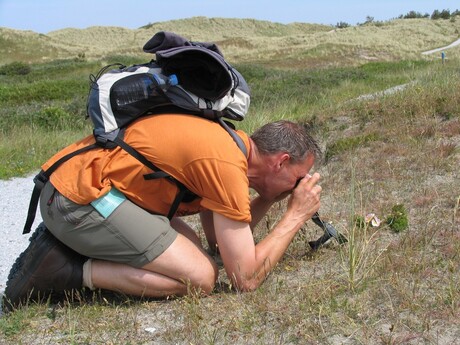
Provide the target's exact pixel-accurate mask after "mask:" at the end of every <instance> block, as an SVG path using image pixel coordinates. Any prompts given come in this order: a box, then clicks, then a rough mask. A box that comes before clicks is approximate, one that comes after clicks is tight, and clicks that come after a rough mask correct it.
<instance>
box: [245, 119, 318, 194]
mask: <svg viewBox="0 0 460 345" xmlns="http://www.w3.org/2000/svg"><path fill="white" fill-rule="evenodd" d="M251 140H252V142H253V143H254V144H255V147H256V148H255V151H256V155H257V157H256V158H255V161H254V162H252V163H253V164H252V166H251V164H250V171H249V176H248V177H249V182H250V185H251V187H252V188H254V189H255V190H256V191H257V192H258V193H259V194H260V195H261V196H263V197H265V198H267V199H276V198H277V197H278V196H280V195H281V194H283V193H285V192H289V191H291V190H292V189H293V188H294V187H295V186H296V184H297V181H298V180H299V179H301V178H303V177H305V176H306V175H307V174H308V172H309V171H310V169H311V168H312V166H313V164H314V162H315V160H316V161H317V160H319V159H320V158H321V149H320V148H319V146H318V144H317V143H316V141H315V140H314V139H313V138H312V137H311V135H310V134H309V133H308V130H307V128H306V127H305V126H304V125H302V124H298V123H294V122H291V121H286V120H281V121H276V122H272V123H268V124H266V125H264V126H262V127H261V128H259V129H258V130H256V131H255V132H254V133H253V134H252V135H251ZM251 168H253V169H251Z"/></svg>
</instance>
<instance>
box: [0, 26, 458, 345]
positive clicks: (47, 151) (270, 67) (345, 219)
mask: <svg viewBox="0 0 460 345" xmlns="http://www.w3.org/2000/svg"><path fill="white" fill-rule="evenodd" d="M195 20H198V19H195ZM401 22H405V23H404V24H401ZM408 22H410V23H411V24H410V25H411V26H404V25H409V24H407V23H408ZM433 22H434V23H436V24H433ZM459 22H460V20H456V21H455V22H454V23H453V22H451V20H447V21H446V20H439V21H438V20H437V21H433V20H430V19H427V18H425V19H419V18H416V19H411V20H396V21H394V22H391V23H385V25H384V26H376V25H373V24H372V23H368V24H366V25H363V26H359V27H347V28H344V29H341V30H338V32H336V33H330V34H328V33H327V32H326V31H324V30H318V31H317V32H316V33H312V35H320V36H321V35H322V36H321V38H322V39H321V40H320V39H319V38H318V42H319V41H321V42H328V43H327V44H323V45H322V46H320V44H313V46H314V49H313V48H309V47H307V44H306V43H305V42H307V41H309V39H310V38H311V37H312V36H308V35H310V34H308V35H305V38H302V37H301V35H300V34H295V35H292V36H291V37H290V38H291V39H292V49H293V50H292V51H290V52H284V53H286V54H287V56H288V61H290V62H291V63H290V64H289V65H288V66H286V64H285V63H284V61H285V60H284V61H282V60H281V59H277V58H276V56H279V55H277V54H281V53H280V52H278V53H276V54H274V55H270V54H272V53H270V54H268V55H270V56H271V57H272V58H270V59H269V58H267V57H266V56H265V54H266V53H267V52H268V51H269V50H270V49H271V50H273V47H275V46H277V44H278V43H279V41H277V40H278V38H279V35H280V32H281V34H283V32H282V31H279V30H281V29H282V28H283V29H286V28H284V27H283V26H281V27H280V26H277V25H273V27H272V30H275V31H274V32H273V33H271V34H270V33H269V32H268V31H265V32H264V35H265V36H264V38H261V36H254V37H251V38H245V39H244V40H245V42H246V43H250V44H249V45H248V46H244V45H238V48H237V49H236V48H235V50H234V51H233V53H232V54H234V55H233V57H236V56H237V55H241V59H236V61H237V63H236V64H235V65H236V67H237V68H238V70H239V71H240V72H241V73H242V74H243V75H244V76H245V78H246V79H247V81H248V83H249V85H250V86H251V89H252V93H253V97H252V103H251V110H250V114H248V117H247V119H246V120H245V121H243V122H242V123H236V126H237V127H239V128H242V129H244V130H246V131H248V132H252V130H253V129H255V128H256V127H258V126H259V125H261V124H262V123H265V122H267V121H271V120H276V119H280V118H285V119H294V120H298V121H302V122H305V123H307V124H308V125H309V126H310V128H311V130H312V132H313V134H314V136H315V137H317V138H318V140H319V142H320V144H321V146H322V147H323V151H324V152H325V155H326V159H325V160H324V162H323V164H322V165H318V166H316V167H315V170H316V171H318V172H319V173H320V174H321V176H322V179H321V186H322V188H323V192H322V202H321V205H322V206H321V215H322V218H324V219H325V220H327V221H331V222H333V224H334V226H335V227H336V228H337V230H338V231H340V232H341V233H343V234H344V235H346V236H347V238H348V240H349V242H348V243H347V244H345V245H341V246H339V245H338V244H337V243H336V242H334V241H331V242H330V243H328V244H327V245H326V246H324V247H323V248H321V249H320V250H318V251H317V252H311V251H310V249H309V246H308V241H310V240H312V239H316V238H317V237H318V236H319V235H321V231H320V230H319V228H318V227H317V226H315V225H314V224H312V222H307V224H305V226H304V229H303V230H302V231H301V232H299V234H298V235H297V236H296V238H295V240H294V241H293V243H292V244H291V246H290V247H289V248H288V251H287V253H286V255H285V256H284V257H283V259H282V261H281V262H280V263H279V265H278V266H277V267H276V269H275V272H273V274H272V275H270V276H269V277H268V278H267V281H266V282H265V283H264V284H263V285H262V286H261V287H260V288H259V289H257V290H256V291H255V292H252V293H239V292H237V291H234V290H232V289H231V288H230V287H229V285H228V283H229V281H228V279H227V278H226V276H225V272H224V270H223V269H222V268H221V270H220V277H219V282H218V285H217V288H216V290H215V291H214V293H213V294H212V295H211V296H209V297H208V298H197V297H196V296H188V297H185V298H171V299H170V300H167V301H158V300H148V299H142V298H139V299H137V298H131V297H129V296H120V295H117V294H112V293H105V292H101V291H95V292H94V293H93V292H89V291H86V292H85V293H81V294H75V295H69V296H67V297H66V298H61V299H59V303H58V304H55V303H54V302H55V301H44V302H43V303H39V304H33V305H29V306H26V307H24V308H22V309H20V310H17V311H15V312H13V313H10V314H9V315H7V316H4V317H2V318H1V319H0V343H5V344H17V343H22V344H27V343H63V344H64V343H65V344H67V343H73V344H100V343H104V344H106V343H124V344H138V343H159V344H228V343H235V344H340V343H353V344H406V343H411V344H412V343H414V344H454V343H455V342H456V341H457V339H458V335H459V334H460V328H459V325H458V315H459V313H460V290H459V288H458V287H459V286H460V276H459V274H458V267H460V257H459V255H458V253H459V252H460V233H459V229H460V184H459V183H458V181H459V180H460V175H459V169H458V167H459V165H460V147H459V142H460V78H459V70H460V54H459V53H460V48H452V49H450V50H448V51H447V55H448V60H447V63H445V64H444V65H442V64H441V61H440V57H439V56H437V55H430V56H422V55H421V54H420V52H421V51H423V50H425V49H426V50H428V49H431V48H435V47H438V46H441V45H444V44H449V43H451V42H452V41H454V40H455V39H457V38H458V32H457V34H455V30H458V23H459ZM222 23H223V22H221V21H219V20H217V21H216V22H215V23H214V25H217V24H222ZM233 23H234V22H233ZM247 23H248V22H245V24H247ZM249 23H250V22H249ZM174 24H177V25H178V26H179V27H181V28H183V30H186V25H185V24H186V23H185V22H182V21H181V22H179V23H174ZM211 24H212V23H210V24H209V25H211ZM154 25H158V24H154ZM171 25H172V24H171ZM227 25H230V24H228V23H227ZM257 25H258V23H257V22H253V23H252V27H253V28H255V27H258V26H257ZM419 25H420V26H419ZM263 27H264V28H266V30H268V29H269V28H271V26H270V25H268V23H264V26H263ZM402 27H404V28H406V31H405V32H403V33H397V34H396V33H395V31H394V30H396V28H398V29H401V28H402ZM155 28H157V26H155ZM291 29H292V28H290V30H291ZM189 30H190V31H192V29H189ZM193 30H197V29H196V27H194V28H193ZM227 30H228V27H227ZM239 30H243V29H242V28H240V29H239ZM276 30H278V31H276ZM292 30H293V29H292ZM302 30H303V29H302ZM315 30H316V29H315ZM109 31H110V30H107V32H109ZM217 31H218V30H216V32H217ZM341 31H346V33H347V34H349V35H350V38H349V40H348V39H347V38H346V35H343V36H340V37H336V38H335V39H334V40H340V41H341V45H340V46H339V45H337V44H335V43H331V41H330V39H329V37H330V36H334V35H336V34H337V36H338V35H341V34H340V33H339V32H341ZM387 31H388V32H387ZM376 32H377V33H376ZM409 32H410V33H409ZM439 32H443V35H444V36H443V38H442V39H440V37H441V36H440V34H439ZM390 33H391V34H392V35H393V39H392V42H391V44H389V43H388V41H387V40H388V36H387V35H390ZM425 34H426V35H425ZM201 35H203V36H200V37H204V34H201ZM379 35H380V36H379ZM403 36H407V38H406V37H403ZM419 36H420V37H421V36H426V37H430V39H429V40H431V41H430V43H428V42H427V41H425V38H423V39H422V38H420V37H419ZM197 37H198V34H197ZM243 37H249V36H243ZM317 37H318V36H317ZM377 37H381V39H380V40H379V39H377ZM227 39H228V41H227V42H229V44H230V42H233V43H235V42H237V43H238V44H239V43H241V42H242V41H241V38H235V39H234V40H231V38H227ZM283 39H285V37H284V38H283ZM372 40H373V41H374V42H372V43H371V42H370V41H372ZM409 41H410V42H409ZM261 42H266V47H264V46H263V44H262V43H261ZM299 42H304V43H305V44H304V45H302V44H300V46H298V47H296V44H297V43H299ZM357 42H360V43H359V44H358V45H357ZM414 42H415V43H414ZM422 42H425V43H422ZM395 46H408V47H405V48H404V49H402V50H401V51H400V53H401V55H400V58H396V57H395V56H396V55H397V54H396V53H395V50H394V49H393V47H395ZM358 47H359V48H358ZM384 47H386V48H387V49H383V48H384ZM0 49H1V47H0ZM290 49H291V48H290ZM223 51H224V52H226V47H224V48H223ZM246 52H247V55H248V56H252V57H251V59H246V58H244V56H246V54H245V53H246ZM340 52H343V55H339V56H338V57H335V56H336V54H337V53H340ZM286 54H285V55H286ZM387 54H388V55H391V56H392V57H391V58H388V56H387ZM361 55H366V56H367V58H361V57H360V56H361ZM74 56H77V55H76V54H75V55H74ZM256 56H262V58H261V59H260V60H258V61H256V60H254V61H252V58H253V57H254V59H255V57H256ZM90 57H91V54H90V52H88V53H87V54H85V56H80V58H77V59H75V58H73V57H72V58H70V59H60V60H55V61H48V62H47V61H44V62H40V63H37V62H35V63H32V64H30V69H31V70H30V72H29V73H28V74H25V75H14V76H12V75H8V74H4V75H0V100H1V103H2V107H1V108H0V159H1V161H2V162H3V164H2V165H1V166H0V178H9V177H12V176H23V175H27V174H30V173H32V172H33V171H35V170H38V169H39V166H40V164H42V163H43V162H44V161H45V160H46V159H48V158H49V157H50V156H51V155H52V154H53V153H55V152H56V151H58V150H59V149H60V148H61V147H63V146H65V145H67V144H69V143H71V142H74V141H75V140H77V139H79V138H81V137H83V136H85V135H88V134H90V133H91V126H90V125H89V123H88V121H86V120H84V118H85V105H86V96H87V92H88V75H89V74H90V73H96V72H97V71H98V70H99V69H100V68H101V67H102V66H104V65H106V64H108V63H113V62H118V61H121V62H123V63H125V64H129V63H135V62H140V61H144V60H145V57H144V58H141V57H133V56H131V55H129V54H128V55H125V56H123V55H121V56H120V55H118V56H113V57H110V58H108V57H100V58H98V59H96V58H93V57H91V58H90ZM273 57H275V58H273ZM351 57H354V58H355V59H354V60H355V61H354V62H350V61H349V60H348V59H349V58H351ZM369 57H374V58H375V59H369ZM325 60H327V61H328V62H331V63H330V64H329V63H324V61H325ZM356 60H359V61H356ZM342 61H343V63H340V62H342ZM398 85H405V87H404V88H400V89H398V90H396V91H393V92H384V91H385V90H388V89H391V88H393V87H395V86H398ZM362 95H370V96H369V97H360V96H362ZM285 207H286V201H284V202H281V203H279V204H278V205H276V206H274V207H273V209H272V210H271V211H270V213H269V214H268V215H267V216H266V217H265V218H264V219H263V220H262V222H261V224H260V225H259V226H258V228H257V229H256V230H255V237H256V240H257V241H258V240H260V239H261V238H263V237H264V236H265V235H266V234H267V232H268V231H269V230H270V229H271V227H272V226H273V225H274V224H275V223H277V222H278V221H279V218H280V214H281V212H280V211H283V210H284V208H285ZM370 213H373V214H375V215H376V216H378V217H379V218H380V219H384V220H385V221H382V223H381V225H380V226H378V227H373V226H372V224H369V222H367V220H366V215H368V214H370ZM189 221H191V222H194V221H195V219H194V218H193V217H191V218H190V220H189ZM409 224H410V227H409ZM196 228H197V231H198V232H199V235H200V236H201V238H202V239H203V240H204V234H203V233H202V231H201V229H200V227H199V226H198V225H197V227H196Z"/></svg>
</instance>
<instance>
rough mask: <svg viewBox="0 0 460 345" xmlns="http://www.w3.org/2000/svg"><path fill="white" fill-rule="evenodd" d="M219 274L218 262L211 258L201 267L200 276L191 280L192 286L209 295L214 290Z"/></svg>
mask: <svg viewBox="0 0 460 345" xmlns="http://www.w3.org/2000/svg"><path fill="white" fill-rule="evenodd" d="M218 276H219V270H218V268H217V265H216V263H215V262H214V260H212V259H209V261H208V262H207V263H206V264H205V265H202V266H201V267H200V273H199V276H198V277H197V279H194V280H193V281H192V282H191V284H192V287H193V288H194V289H195V290H197V291H200V292H201V293H202V294H204V295H209V294H211V292H212V290H214V286H215V285H216V281H217V277H218Z"/></svg>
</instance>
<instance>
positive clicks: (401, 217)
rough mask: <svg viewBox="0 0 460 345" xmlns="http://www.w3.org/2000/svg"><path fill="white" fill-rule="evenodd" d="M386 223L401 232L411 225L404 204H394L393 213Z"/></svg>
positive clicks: (395, 230)
mask: <svg viewBox="0 0 460 345" xmlns="http://www.w3.org/2000/svg"><path fill="white" fill-rule="evenodd" d="M386 223H387V224H388V226H389V227H390V229H391V230H393V231H394V232H401V231H404V230H406V229H407V227H408V226H409V218H408V215H407V210H406V208H405V207H404V205H394V206H393V207H392V208H391V214H390V215H389V216H388V217H387V219H386Z"/></svg>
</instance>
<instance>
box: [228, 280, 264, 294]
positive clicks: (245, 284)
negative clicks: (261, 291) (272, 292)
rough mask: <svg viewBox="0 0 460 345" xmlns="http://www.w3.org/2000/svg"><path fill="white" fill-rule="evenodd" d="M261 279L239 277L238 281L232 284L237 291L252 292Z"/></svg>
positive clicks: (260, 282)
mask: <svg viewBox="0 0 460 345" xmlns="http://www.w3.org/2000/svg"><path fill="white" fill-rule="evenodd" d="M262 282H263V280H259V279H256V278H253V279H241V280H239V281H237V282H236V281H235V282H234V284H235V286H236V288H237V290H238V291H240V292H252V291H255V290H257V288H258V287H259V286H260V285H261V284H262Z"/></svg>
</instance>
